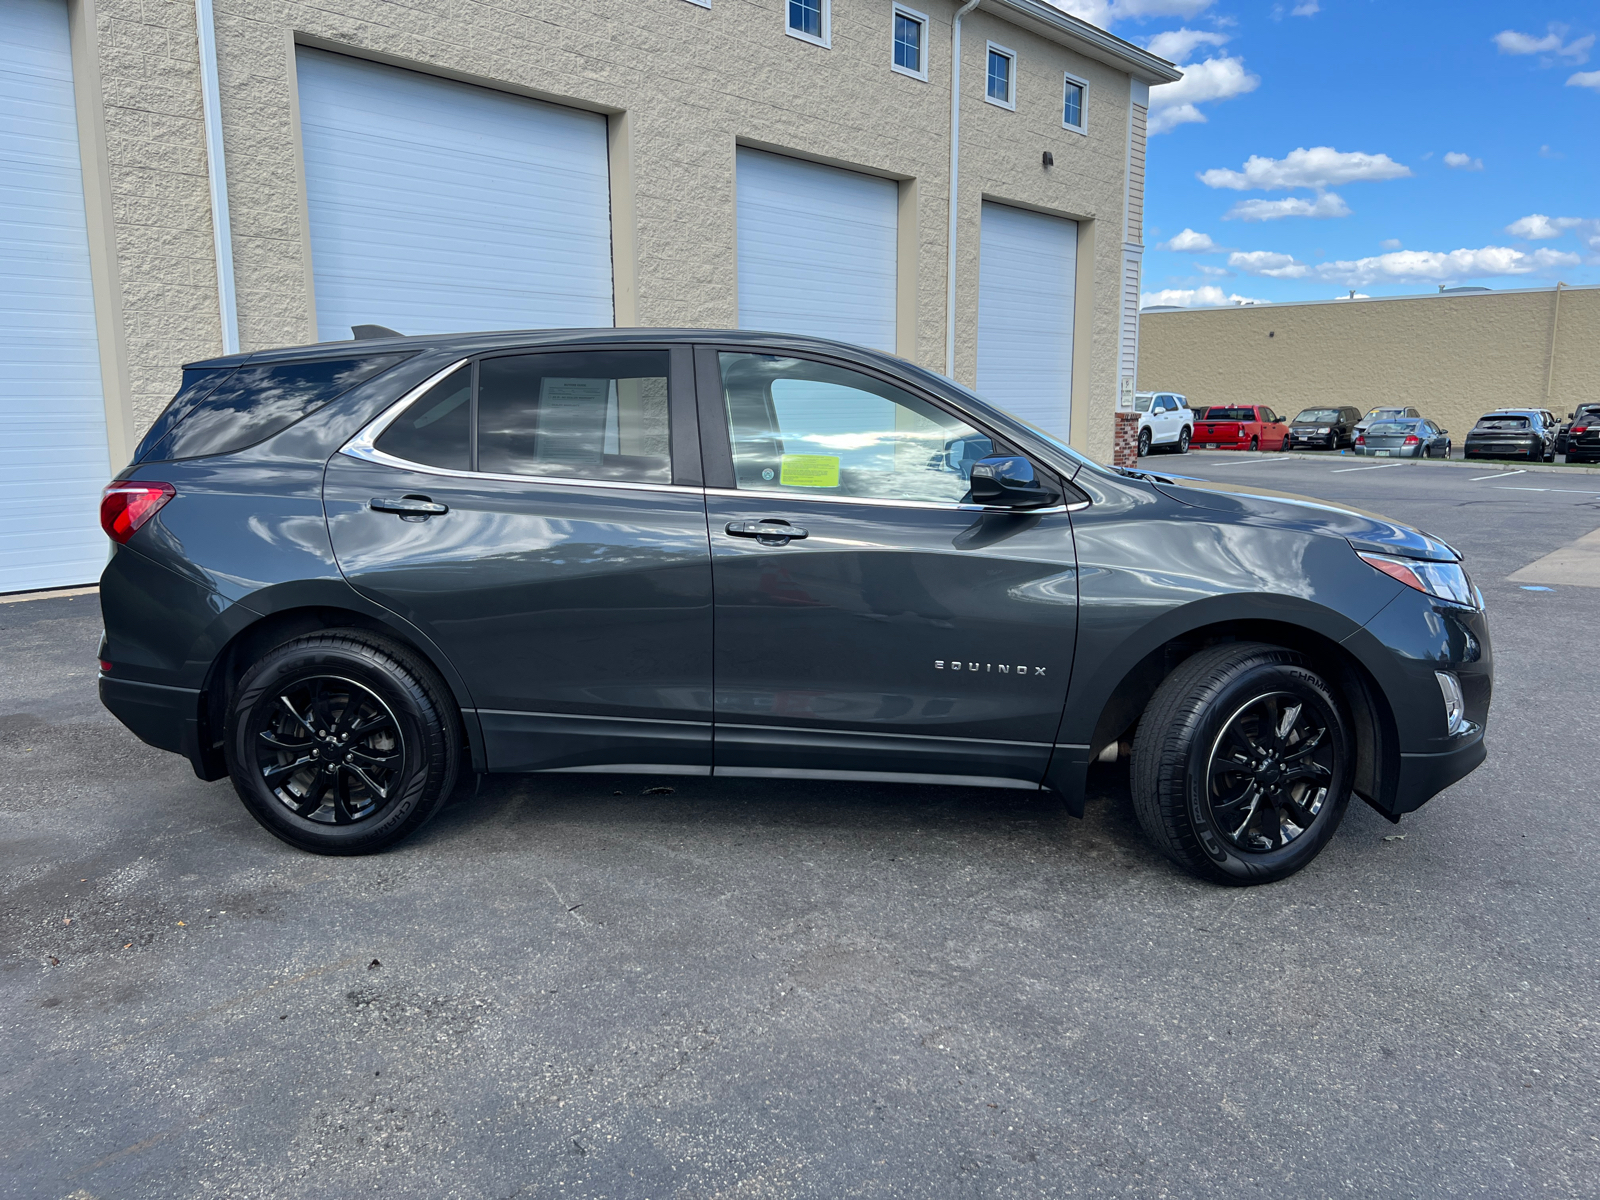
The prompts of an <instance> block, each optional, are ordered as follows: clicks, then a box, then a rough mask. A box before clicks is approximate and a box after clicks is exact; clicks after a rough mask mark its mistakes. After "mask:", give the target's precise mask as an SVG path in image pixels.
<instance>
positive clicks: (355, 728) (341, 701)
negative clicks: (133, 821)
mask: <svg viewBox="0 0 1600 1200" xmlns="http://www.w3.org/2000/svg"><path fill="white" fill-rule="evenodd" d="M459 724H460V722H459V718H458V717H457V715H456V711H455V706H454V703H453V701H452V700H451V698H450V693H449V691H448V689H447V688H446V687H445V684H444V681H443V680H441V679H440V678H439V676H438V674H437V673H436V672H435V671H434V670H433V668H432V667H431V666H429V665H428V664H427V663H425V662H423V661H422V660H421V659H420V658H418V657H417V656H416V655H415V654H413V653H411V652H410V651H409V650H406V649H404V648H402V647H400V646H397V645H394V644H392V643H390V642H388V641H387V640H384V639H379V638H376V637H372V636H370V635H368V634H366V633H364V632H362V631H360V630H354V629H346V630H336V631H330V632H327V633H318V634H313V635H310V636H307V637H301V638H296V639H295V640H293V641H291V642H287V643H285V644H284V645H282V646H279V647H277V648H276V649H275V650H272V651H271V652H269V653H268V654H266V655H265V656H264V657H263V658H262V659H260V661H258V662H256V663H255V664H254V665H253V666H251V667H250V669H249V670H248V671H246V672H245V674H244V678H243V679H241V680H240V681H239V686H238V688H237V689H236V691H235V693H234V696H233V698H232V701H231V703H230V705H229V709H228V722H227V731H226V741H225V745H226V748H227V758H228V773H229V775H230V776H232V779H233V786H234V790H235V791H236V792H238V794H239V799H240V800H242V801H243V802H244V806H245V808H246V809H248V810H249V812H250V815H251V816H252V817H254V818H255V819H256V820H257V821H258V822H260V823H261V825H262V826H263V827H264V828H265V829H266V830H267V831H268V832H269V833H271V834H273V835H274V836H276V837H278V838H281V839H282V840H283V841H285V842H288V843H289V844H290V845H291V846H296V847H298V848H300V849H301V850H309V851H311V852H313V853H315V854H370V853H372V852H373V851H376V850H382V849H385V848H386V847H388V846H391V845H393V844H394V843H396V842H398V841H400V840H401V839H402V838H404V837H407V836H409V835H410V834H412V833H414V832H416V830H417V829H419V828H420V827H421V826H422V825H423V824H424V823H425V822H426V821H427V820H428V818H429V817H431V816H433V814H434V813H435V812H436V811H437V810H438V808H439V806H440V805H441V804H442V803H443V802H444V799H445V797H446V796H448V795H449V794H450V791H451V788H452V787H453V785H454V783H455V778H456V772H457V770H458V766H459V760H460V749H461V736H460V731H459V728H458V727H459Z"/></svg>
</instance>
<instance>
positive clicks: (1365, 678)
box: [100, 329, 1491, 884]
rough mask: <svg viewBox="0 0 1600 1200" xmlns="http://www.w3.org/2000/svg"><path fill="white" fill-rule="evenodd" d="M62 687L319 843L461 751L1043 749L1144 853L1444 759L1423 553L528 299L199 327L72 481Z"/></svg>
mask: <svg viewBox="0 0 1600 1200" xmlns="http://www.w3.org/2000/svg"><path fill="white" fill-rule="evenodd" d="M101 516H102V523H103V524H104V526H105V528H106V531H107V533H108V534H109V535H110V537H111V539H112V541H113V543H114V553H113V554H112V557H111V561H110V564H109V566H107V568H106V571H105V574H104V577H103V579H102V583H101V602H102V606H103V611H104V617H105V639H104V642H103V646H102V649H101V652H100V659H101V662H100V691H101V696H102V698H103V700H104V702H105V704H106V706H107V707H108V708H109V709H110V710H111V711H112V712H113V713H115V714H116V716H117V717H118V718H120V719H121V720H122V721H123V722H124V723H125V724H126V725H127V726H128V727H129V728H130V729H132V730H133V731H134V732H135V733H136V734H137V735H138V736H139V737H141V738H142V739H144V740H145V741H146V742H148V743H150V744H151V745H154V746H159V747H162V748H165V749H168V750H172V751H175V752H177V753H179V754H182V755H184V756H185V757H186V758H187V759H188V760H189V762H190V763H191V764H192V765H193V768H194V770H195V772H196V774H198V775H199V776H200V777H201V778H202V779H207V780H213V779H221V778H223V777H224V776H227V777H229V778H231V780H232V782H233V786H234V788H235V789H236V791H237V792H238V795H239V797H240V799H241V800H242V801H243V802H244V804H245V806H246V807H247V808H248V809H249V811H250V812H251V813H252V814H253V815H254V816H255V818H256V819H257V820H258V821H259V822H260V823H261V824H262V825H263V826H264V827H265V828H266V829H267V830H269V831H270V832H272V833H273V834H275V835H276V836H278V837H279V838H282V839H283V840H284V841H286V842H289V843H291V844H293V845H295V846H298V847H301V848H303V849H306V850H310V851H315V852H318V853H326V854H357V853H365V852H369V851H374V850H379V849H382V848H383V847H385V846H388V845H391V844H392V843H394V842H395V841H397V840H398V839H400V838H402V837H404V836H406V835H407V834H409V833H411V832H413V831H415V830H416V829H417V828H418V827H419V826H420V825H421V824H422V823H423V822H425V821H426V820H427V819H428V818H429V816H430V815H432V814H433V813H434V811H435V810H436V809H437V808H438V807H439V806H440V804H442V803H443V801H444V800H445V798H446V797H447V796H448V795H449V794H450V793H451V791H452V789H453V788H454V787H455V785H456V783H457V781H458V779H459V778H462V777H464V776H465V774H466V773H468V772H486V771H494V772H534V773H551V772H573V771H577V772H606V773H617V772H633V773H644V774H649V775H651V776H663V775H727V776H746V777H752V776H753V777H757V778H809V779H817V780H883V781H903V782H909V783H916V784H962V785H967V786H978V787H999V788H1020V789H1027V790H1030V791H1039V790H1048V791H1051V792H1054V793H1056V795H1057V796H1059V797H1060V801H1061V803H1062V804H1063V805H1064V806H1065V807H1066V808H1067V809H1068V810H1069V811H1071V812H1073V813H1074V814H1078V815H1081V814H1082V811H1083V805H1084V792H1085V779H1086V776H1087V774H1088V772H1089V769H1090V765H1091V764H1092V763H1095V762H1096V761H1100V762H1104V763H1108V764H1114V763H1117V762H1118V761H1120V760H1126V759H1128V758H1130V757H1131V772H1132V775H1131V778H1132V788H1133V798H1134V803H1135V806H1136V808H1137V810H1138V815H1139V819H1140V820H1141V822H1142V823H1143V825H1144V828H1145V829H1146V830H1147V831H1148V833H1149V835H1150V837H1151V838H1153V839H1154V840H1155V842H1156V843H1157V844H1158V845H1159V846H1160V847H1161V848H1162V849H1163V850H1164V851H1165V852H1166V853H1167V854H1168V855H1170V856H1171V857H1172V858H1173V859H1174V860H1175V861H1177V862H1178V863H1180V864H1182V865H1183V866H1184V867H1186V868H1188V869H1189V870H1191V871H1194V872H1196V873H1198V874H1200V875H1202V876H1204V877H1206V878H1209V879H1213V880H1216V881H1219V882H1223V883H1236V884H1237V883H1259V882H1264V881H1268V880H1273V879H1278V878H1281V877H1283V876H1285V875H1288V874H1290V873H1292V872H1293V871H1296V870H1298V869H1299V868H1300V867H1302V866H1304V865H1305V864H1306V863H1307V862H1309V861H1310V860H1311V859H1312V858H1313V857H1315V855H1316V854H1317V853H1318V851H1319V850H1320V849H1321V847H1322V846H1323V845H1325V844H1326V842H1327V840H1328V839H1329V837H1331V836H1332V834H1333V832H1334V830H1335V828H1336V827H1337V826H1338V824H1339V821H1340V818H1341V817H1342V815H1343V813H1344V811H1345V807H1346V805H1347V804H1348V802H1349V800H1350V798H1351V797H1352V796H1359V797H1360V798H1361V799H1362V800H1364V801H1366V802H1367V803H1368V804H1371V805H1372V806H1373V807H1375V808H1376V809H1377V810H1378V811H1379V812H1381V813H1383V814H1384V815H1385V816H1387V817H1389V818H1391V819H1395V820H1398V819H1399V817H1400V816H1401V814H1403V813H1406V812H1409V811H1411V810H1413V809H1415V808H1417V807H1418V806H1420V805H1421V804H1423V803H1424V802H1425V801H1427V800H1428V799H1429V797H1431V796H1433V795H1434V794H1435V793H1437V792H1438V791H1439V790H1440V789H1442V788H1444V787H1446V786H1448V785H1449V784H1451V783H1452V782H1454V781H1455V780H1457V779H1459V778H1460V777H1461V776H1463V775H1465V774H1466V773H1467V772H1469V771H1471V770H1472V769H1473V768H1474V767H1476V766H1477V765H1478V763H1480V762H1481V761H1482V760H1483V757H1484V746H1483V729H1484V725H1485V722H1486V721H1487V717H1488V709H1489V700H1490V689H1491V665H1490V664H1491V659H1490V649H1489V631H1488V627H1487V623H1486V621H1485V618H1484V613H1483V606H1482V600H1481V597H1480V596H1479V593H1478V592H1477V590H1476V589H1475V588H1474V587H1473V586H1472V584H1471V583H1470V582H1469V580H1468V578H1467V576H1466V574H1465V572H1464V571H1463V569H1462V566H1461V563H1460V555H1458V554H1457V553H1456V552H1455V551H1454V550H1453V549H1451V548H1450V547H1449V546H1448V545H1445V544H1444V543H1443V542H1440V541H1438V540H1437V539H1435V538H1432V537H1429V536H1427V535H1426V534H1422V533H1419V532H1417V531H1415V530H1413V529H1408V528H1406V527H1404V526H1400V525H1395V524H1391V523H1389V522H1387V521H1383V520H1381V519H1378V518H1375V517H1371V516H1364V515H1360V514H1357V513H1354V512H1351V511H1348V510H1345V509H1342V508H1337V507H1333V506H1330V505H1325V504H1316V503H1310V502H1305V501H1299V500H1295V499H1293V498H1284V497H1275V496H1271V495H1267V494H1263V493H1258V492H1249V491H1241V490H1237V489H1230V488H1223V487H1214V486H1210V485H1206V484H1201V483H1196V482H1192V481H1184V480H1178V479H1171V478H1167V477H1164V476H1161V475H1156V474H1150V473H1145V472H1137V471H1119V470H1114V469H1110V468H1107V467H1103V466H1100V465H1098V464H1096V463H1093V462H1090V461H1088V460H1086V459H1084V458H1082V457H1081V456H1080V455H1078V454H1077V453H1075V452H1074V451H1072V450H1070V449H1068V448H1067V447H1065V446H1063V445H1062V444H1060V443H1059V442H1058V441H1056V440H1055V439H1054V438H1052V437H1051V436H1049V435H1048V434H1045V433H1042V432H1041V431H1039V430H1037V429H1034V428H1032V427H1031V426H1029V425H1027V424H1025V423H1023V422H1021V421H1018V420H1017V419H1015V418H1013V417H1011V416H1009V415H1007V414H1006V413H1004V412H1001V411H999V410H997V409H995V408H993V407H991V406H989V405H988V404H985V403H984V402H983V401H982V400H980V399H979V398H978V397H977V396H975V395H973V394H972V393H971V392H969V391H967V390H966V389H964V388H962V387H959V386H958V385H956V384H954V383H952V382H951V381H949V380H948V379H945V378H943V377H941V376H938V375H935V374H933V373H931V372H929V371H925V370H923V369H921V368H919V367H916V366H914V365H912V364H910V363H908V362H905V361H904V360H902V359H898V358H894V357H892V356H890V355H886V354H879V353H875V352H873V351H868V350H863V349H860V348H856V347H849V346H844V345H839V344H836V343H831V342H825V341H819V340H815V339H810V338H799V337H784V336H778V335H773V334H756V333H748V332H716V331H704V330H681V331H669V330H658V329H651V330H610V329H606V330H576V331H574V330H567V331H554V332H529V333H493V334H477V335H450V336H439V337H415V338H398V337H396V338H380V339H377V340H361V341H356V342H350V343H342V344H322V345H318V346H310V347H305V348H301V349H294V350H279V351H270V352H260V353H255V354H248V355H235V356H233V357H229V358H221V359H214V360H211V361H208V362H202V363H196V364H194V365H193V366H191V367H189V368H186V369H185V372H184V380H183V387H182V390H181V391H180V392H179V393H178V395H177V397H176V398H175V399H174V400H173V401H172V403H171V404H170V405H169V407H168V408H167V410H166V411H165V412H164V413H163V414H162V415H161V417H160V418H159V419H158V420H157V421H156V423H155V425H154V426H153V427H152V428H151V430H150V431H149V433H148V435H147V436H146V437H145V439H144V441H143V442H142V443H141V445H140V446H139V449H138V452H137V454H136V456H135V459H134V461H133V462H132V463H131V464H130V465H129V466H128V467H127V468H126V469H125V470H123V471H122V472H121V473H120V475H119V476H118V478H117V480H116V481H115V482H114V483H113V484H112V485H111V486H110V487H108V488H107V490H106V496H105V500H104V503H103V506H102V513H101Z"/></svg>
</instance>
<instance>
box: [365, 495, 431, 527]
mask: <svg viewBox="0 0 1600 1200" xmlns="http://www.w3.org/2000/svg"><path fill="white" fill-rule="evenodd" d="M367 507H368V508H370V509H372V510H373V511H374V512H386V513H394V514H395V515H396V516H398V517H399V518H400V519H401V520H402V521H426V520H427V519H428V518H429V517H437V516H441V515H443V514H444V513H447V512H449V511H450V506H449V505H447V504H439V503H436V502H435V501H433V500H430V499H429V498H428V497H426V496H402V497H400V499H398V500H386V499H384V498H383V497H382V496H374V497H373V498H372V499H371V500H369V501H367Z"/></svg>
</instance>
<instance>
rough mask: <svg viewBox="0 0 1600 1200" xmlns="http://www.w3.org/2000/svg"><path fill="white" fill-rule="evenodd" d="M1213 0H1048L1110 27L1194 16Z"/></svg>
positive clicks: (1095, 22) (1092, 23) (1073, 13)
mask: <svg viewBox="0 0 1600 1200" xmlns="http://www.w3.org/2000/svg"><path fill="white" fill-rule="evenodd" d="M1214 2H1215V0H1049V3H1051V4H1053V5H1054V6H1055V7H1056V8H1059V9H1061V10H1062V11H1063V12H1069V13H1071V14H1072V15H1073V16H1075V17H1082V18H1083V19H1084V20H1085V21H1088V22H1089V23H1090V24H1091V25H1098V26H1100V28H1101V29H1110V28H1111V26H1113V25H1114V24H1116V23H1117V22H1118V21H1130V20H1131V21H1144V20H1148V19H1149V18H1151V17H1183V18H1185V19H1187V18H1189V17H1197V16H1199V15H1200V14H1201V13H1203V12H1205V11H1206V9H1208V8H1210V7H1211V5H1212V4H1213V3H1214Z"/></svg>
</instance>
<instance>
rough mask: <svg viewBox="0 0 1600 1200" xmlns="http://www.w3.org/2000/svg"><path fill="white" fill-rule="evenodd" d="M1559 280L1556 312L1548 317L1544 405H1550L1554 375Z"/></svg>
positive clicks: (1559, 316)
mask: <svg viewBox="0 0 1600 1200" xmlns="http://www.w3.org/2000/svg"><path fill="white" fill-rule="evenodd" d="M1562 286H1563V285H1562V283H1561V281H1560V280H1557V281H1556V312H1555V316H1553V317H1552V318H1551V319H1550V365H1549V366H1547V367H1546V368H1545V372H1544V406H1545V407H1546V408H1549V407H1550V385H1551V384H1552V383H1554V382H1555V377H1556V330H1558V329H1559V328H1561V288H1562Z"/></svg>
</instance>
